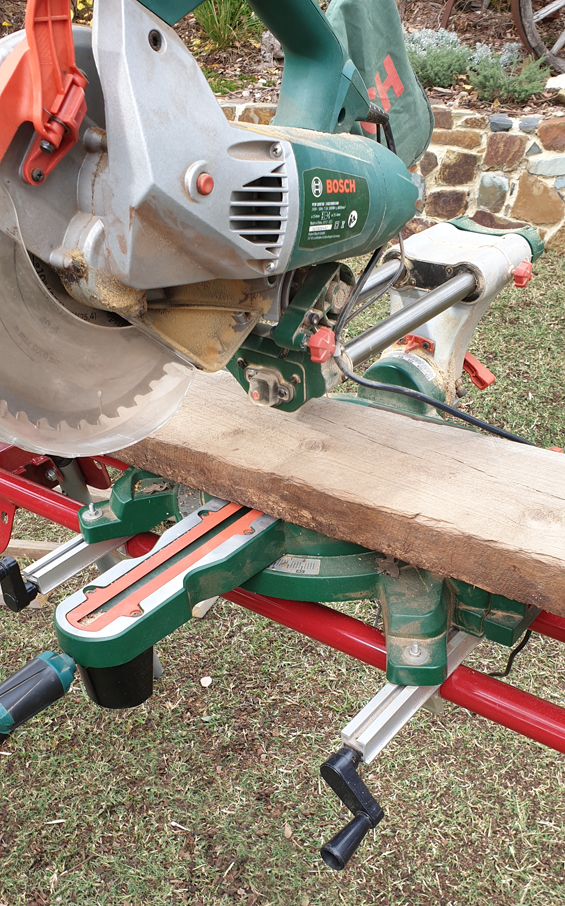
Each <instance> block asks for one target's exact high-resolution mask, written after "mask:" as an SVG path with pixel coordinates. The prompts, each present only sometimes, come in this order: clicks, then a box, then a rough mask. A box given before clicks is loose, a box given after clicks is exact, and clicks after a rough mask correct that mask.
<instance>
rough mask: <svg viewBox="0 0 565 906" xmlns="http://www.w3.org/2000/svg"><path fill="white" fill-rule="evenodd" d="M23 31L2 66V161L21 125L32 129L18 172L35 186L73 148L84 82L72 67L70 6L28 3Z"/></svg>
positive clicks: (52, 1) (54, 1)
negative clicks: (25, 155)
mask: <svg viewBox="0 0 565 906" xmlns="http://www.w3.org/2000/svg"><path fill="white" fill-rule="evenodd" d="M25 30H26V36H25V38H24V39H23V40H22V41H20V43H19V44H17V45H16V47H15V48H14V49H13V50H12V52H11V53H10V54H9V55H8V56H7V57H6V59H5V60H4V62H3V63H2V65H1V66H0V122H1V123H2V132H1V135H0V160H2V158H3V157H4V155H5V153H6V151H7V150H8V147H9V146H10V143H11V141H12V139H13V138H14V136H15V134H16V132H17V131H18V129H19V127H20V126H21V124H22V123H27V122H30V123H33V126H34V129H35V132H36V135H35V139H34V141H33V143H32V146H31V148H30V150H29V153H28V154H27V157H26V158H25V160H24V164H23V168H22V173H23V177H24V179H25V180H26V182H28V183H30V185H32V186H33V185H39V184H40V183H42V182H43V181H44V179H45V177H46V176H47V175H48V174H49V173H50V172H51V171H52V170H53V169H54V168H55V167H56V166H57V164H58V163H59V161H60V160H61V158H63V157H64V156H65V154H66V153H67V151H69V150H70V149H71V148H72V147H73V145H74V144H76V142H77V140H78V130H79V128H80V125H81V123H82V121H83V119H84V115H85V113H86V102H85V99H84V89H85V88H86V86H87V84H88V82H87V80H86V77H85V76H84V75H83V74H82V72H81V71H80V70H79V69H78V68H77V66H76V64H75V47H74V43H73V33H72V25H71V4H70V3H69V0H28V4H27V9H26V18H25Z"/></svg>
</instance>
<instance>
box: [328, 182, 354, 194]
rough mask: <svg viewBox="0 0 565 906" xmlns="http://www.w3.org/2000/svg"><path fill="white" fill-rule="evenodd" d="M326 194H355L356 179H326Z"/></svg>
mask: <svg viewBox="0 0 565 906" xmlns="http://www.w3.org/2000/svg"><path fill="white" fill-rule="evenodd" d="M326 192H327V193H328V195H341V194H343V193H344V192H345V193H346V194H349V193H350V192H355V180H354V179H326Z"/></svg>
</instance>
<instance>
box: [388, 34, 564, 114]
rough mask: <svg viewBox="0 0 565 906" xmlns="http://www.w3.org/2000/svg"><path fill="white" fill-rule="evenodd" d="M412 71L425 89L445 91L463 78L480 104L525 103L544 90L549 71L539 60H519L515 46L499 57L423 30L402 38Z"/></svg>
mask: <svg viewBox="0 0 565 906" xmlns="http://www.w3.org/2000/svg"><path fill="white" fill-rule="evenodd" d="M405 41H406V49H407V52H408V57H409V59H410V63H411V64H412V68H413V69H414V72H415V73H416V75H417V76H418V78H419V79H420V81H421V82H422V84H423V85H424V87H426V88H433V87H434V86H438V87H439V88H449V87H450V86H451V85H453V84H454V82H455V81H456V79H457V77H458V76H462V75H465V76H466V78H467V80H468V81H469V83H470V85H471V87H472V88H473V89H474V90H475V91H476V92H477V96H478V98H479V99H480V100H481V101H492V100H494V99H495V98H496V99H498V100H500V101H513V102H516V101H526V100H527V99H528V98H530V97H532V95H534V94H539V93H540V92H541V91H543V89H544V88H545V83H546V81H547V78H548V76H549V72H550V71H549V68H548V67H547V66H545V65H544V62H543V60H536V61H534V60H533V59H532V58H529V59H527V60H524V61H521V59H520V57H521V47H520V45H519V44H507V45H506V46H505V47H504V49H503V51H502V53H501V54H497V53H495V52H494V51H493V50H492V48H491V47H489V46H488V44H477V45H476V46H475V50H474V51H473V50H471V48H470V47H466V46H465V45H464V44H462V43H461V41H460V40H459V38H458V37H457V35H456V34H454V33H453V32H448V31H446V30H445V29H443V28H440V29H438V31H432V29H430V28H423V29H422V30H421V31H419V32H414V33H413V34H411V35H406V37H405Z"/></svg>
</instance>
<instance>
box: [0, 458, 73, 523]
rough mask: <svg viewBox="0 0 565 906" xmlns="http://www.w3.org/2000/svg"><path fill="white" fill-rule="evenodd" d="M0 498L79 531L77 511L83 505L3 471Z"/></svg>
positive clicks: (0, 480)
mask: <svg viewBox="0 0 565 906" xmlns="http://www.w3.org/2000/svg"><path fill="white" fill-rule="evenodd" d="M0 498H1V499H2V500H7V501H8V502H9V503H13V504H14V506H18V507H23V508H24V509H26V510H29V511H30V512H31V513H36V515H37V516H43V517H44V518H45V519H50V520H51V521H52V522H57V523H58V524H59V525H64V526H65V528H68V529H71V530H72V531H73V532H79V531H80V529H79V524H78V511H79V510H80V509H81V507H83V506H84V504H82V503H78V501H76V500H71V498H70V497H65V496H64V495H63V494H60V493H58V492H57V491H51V490H49V488H45V487H43V486H42V485H39V484H35V482H33V481H29V480H28V479H27V478H21V477H20V476H19V475H14V474H13V473H12V472H7V471H6V470H5V469H0Z"/></svg>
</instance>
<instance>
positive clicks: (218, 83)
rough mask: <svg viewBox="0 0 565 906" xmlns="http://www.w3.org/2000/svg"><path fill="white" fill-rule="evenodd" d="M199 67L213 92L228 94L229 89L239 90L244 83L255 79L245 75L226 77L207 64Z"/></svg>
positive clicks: (248, 83)
mask: <svg viewBox="0 0 565 906" xmlns="http://www.w3.org/2000/svg"><path fill="white" fill-rule="evenodd" d="M201 69H202V72H203V73H204V75H205V76H206V78H207V80H208V84H209V85H210V88H211V89H212V91H213V92H214V94H229V93H230V91H239V89H240V88H245V86H246V85H250V84H253V82H254V81H255V79H250V78H249V76H246V75H238V76H235V78H227V77H226V76H223V75H219V74H218V73H217V72H214V70H213V69H211V68H210V67H208V66H202V67H201Z"/></svg>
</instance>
